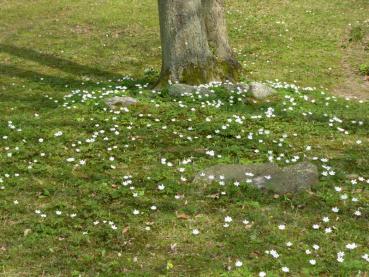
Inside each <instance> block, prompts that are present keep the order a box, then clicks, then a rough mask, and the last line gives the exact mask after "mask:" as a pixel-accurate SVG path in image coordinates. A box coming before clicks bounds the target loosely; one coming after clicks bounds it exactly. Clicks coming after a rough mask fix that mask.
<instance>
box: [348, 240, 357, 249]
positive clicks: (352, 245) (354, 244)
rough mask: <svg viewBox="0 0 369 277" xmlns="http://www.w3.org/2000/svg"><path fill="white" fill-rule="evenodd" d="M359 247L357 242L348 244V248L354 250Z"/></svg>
mask: <svg viewBox="0 0 369 277" xmlns="http://www.w3.org/2000/svg"><path fill="white" fill-rule="evenodd" d="M356 247H357V244H356V243H355V242H353V243H348V244H346V248H347V249H350V250H353V249H355V248H356Z"/></svg>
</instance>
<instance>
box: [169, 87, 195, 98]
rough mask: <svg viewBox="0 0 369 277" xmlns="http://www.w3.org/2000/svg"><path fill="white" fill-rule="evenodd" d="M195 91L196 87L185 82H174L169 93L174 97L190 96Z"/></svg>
mask: <svg viewBox="0 0 369 277" xmlns="http://www.w3.org/2000/svg"><path fill="white" fill-rule="evenodd" d="M195 91H196V88H195V87H194V86H190V85H185V84H174V85H171V86H169V88H168V92H169V95H170V96H173V97H181V96H190V95H192V94H193V93H194V92H195Z"/></svg>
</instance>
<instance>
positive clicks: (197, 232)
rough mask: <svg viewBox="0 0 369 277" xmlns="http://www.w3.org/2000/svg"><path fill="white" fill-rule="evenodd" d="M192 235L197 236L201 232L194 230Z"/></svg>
mask: <svg viewBox="0 0 369 277" xmlns="http://www.w3.org/2000/svg"><path fill="white" fill-rule="evenodd" d="M192 234H193V235H195V236H196V235H198V234H200V231H199V230H198V229H193V230H192Z"/></svg>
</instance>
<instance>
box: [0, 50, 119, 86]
mask: <svg viewBox="0 0 369 277" xmlns="http://www.w3.org/2000/svg"><path fill="white" fill-rule="evenodd" d="M0 52H3V53H7V54H10V55H13V56H16V57H19V58H22V59H26V60H31V61H34V62H37V63H39V64H42V65H45V66H49V67H52V68H57V69H59V70H62V71H64V72H67V73H70V74H73V75H77V76H83V75H87V76H89V77H92V76H93V77H97V78H103V79H112V80H115V79H119V78H121V77H122V76H120V75H118V74H115V73H112V72H108V71H104V70H100V69H97V68H93V67H89V66H86V65H80V64H78V63H75V62H72V61H69V60H65V59H62V58H59V57H55V56H53V55H50V54H45V53H40V52H37V51H35V50H33V49H28V48H24V47H17V46H14V45H7V44H3V43H0Z"/></svg>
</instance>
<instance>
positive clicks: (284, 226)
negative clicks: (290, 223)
mask: <svg viewBox="0 0 369 277" xmlns="http://www.w3.org/2000/svg"><path fill="white" fill-rule="evenodd" d="M278 229H279V230H284V229H286V225H284V224H281V225H279V226H278Z"/></svg>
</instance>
